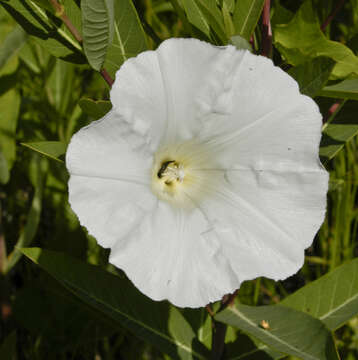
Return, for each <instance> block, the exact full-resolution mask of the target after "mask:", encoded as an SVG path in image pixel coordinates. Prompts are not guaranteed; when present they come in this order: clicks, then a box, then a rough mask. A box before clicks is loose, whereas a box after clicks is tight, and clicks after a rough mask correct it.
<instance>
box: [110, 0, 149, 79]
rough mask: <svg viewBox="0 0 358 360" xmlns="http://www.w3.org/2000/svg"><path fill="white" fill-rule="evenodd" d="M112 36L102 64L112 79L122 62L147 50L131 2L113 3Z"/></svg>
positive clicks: (144, 36)
mask: <svg viewBox="0 0 358 360" xmlns="http://www.w3.org/2000/svg"><path fill="white" fill-rule="evenodd" d="M113 27H114V34H113V41H112V43H111V44H110V46H109V48H108V52H107V56H106V61H105V63H104V67H105V69H106V70H107V71H108V72H109V73H110V75H111V76H112V77H114V75H115V73H116V71H117V70H118V69H119V68H120V66H121V65H122V64H123V62H124V61H125V60H127V59H129V58H130V57H132V56H136V55H137V54H139V53H140V52H142V51H144V50H147V47H148V45H147V40H146V35H145V33H144V30H143V28H142V25H141V22H140V20H139V17H138V14H137V11H136V9H135V7H134V6H133V4H132V1H131V0H116V1H115V2H114V24H113Z"/></svg>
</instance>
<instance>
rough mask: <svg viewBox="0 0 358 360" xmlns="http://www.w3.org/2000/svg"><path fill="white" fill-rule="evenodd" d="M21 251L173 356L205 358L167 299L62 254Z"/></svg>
mask: <svg viewBox="0 0 358 360" xmlns="http://www.w3.org/2000/svg"><path fill="white" fill-rule="evenodd" d="M22 252H23V253H24V255H26V256H27V257H28V258H30V259H31V260H32V261H33V262H35V263H36V264H38V265H39V266H40V267H41V268H43V269H44V270H46V271H47V272H48V273H49V274H50V275H52V276H53V277H54V278H55V279H57V280H58V281H59V282H60V283H61V284H62V285H64V286H65V287H66V288H67V289H69V290H70V291H71V292H73V293H74V294H75V295H76V296H77V297H79V298H80V299H81V300H82V301H84V302H85V303H87V304H88V305H90V306H92V307H94V308H95V309H97V310H98V311H100V312H101V313H102V314H104V315H106V316H108V317H110V318H111V319H113V320H114V321H116V322H118V323H119V324H120V325H121V326H123V327H125V328H127V329H128V330H130V331H131V332H133V333H134V334H135V335H137V336H138V337H140V338H141V339H143V340H145V341H148V342H150V343H151V344H153V346H156V347H157V348H158V349H160V350H161V351H163V352H165V353H167V354H169V355H170V356H171V357H172V358H173V359H193V358H195V359H207V352H206V351H205V348H204V347H203V346H202V344H200V343H198V342H197V341H195V333H194V332H193V330H192V329H191V327H190V325H189V324H188V323H187V321H186V320H185V318H184V317H183V315H182V314H181V312H180V311H179V310H178V309H176V308H175V307H173V306H170V305H169V304H168V303H167V302H155V301H152V300H150V299H149V298H147V297H146V296H144V295H143V294H141V293H140V292H139V291H138V290H137V289H136V288H135V287H134V286H133V285H132V284H131V283H130V282H129V281H128V280H126V279H124V278H120V277H117V276H114V275H112V274H110V273H108V272H106V271H104V270H102V269H100V268H99V267H96V266H93V265H89V264H86V263H82V262H79V261H77V260H75V259H72V258H70V257H68V256H66V255H64V254H61V253H57V252H53V251H47V250H42V249H39V248H27V249H22ZM94 280H95V281H94Z"/></svg>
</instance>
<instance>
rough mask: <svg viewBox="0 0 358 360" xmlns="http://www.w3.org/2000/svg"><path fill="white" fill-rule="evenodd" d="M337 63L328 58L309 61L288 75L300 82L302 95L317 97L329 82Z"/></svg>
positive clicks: (292, 69)
mask: <svg viewBox="0 0 358 360" xmlns="http://www.w3.org/2000/svg"><path fill="white" fill-rule="evenodd" d="M334 65H335V62H334V61H333V60H332V59H330V58H326V57H318V58H315V59H313V60H309V61H307V62H305V63H303V64H302V65H299V66H297V67H294V68H291V69H290V70H289V71H288V73H289V74H290V75H291V76H292V77H293V78H294V79H295V80H296V81H297V82H298V84H299V86H300V91H301V93H302V94H305V95H308V96H310V97H315V96H316V95H317V94H318V92H319V91H320V90H321V89H322V88H323V86H324V85H325V84H326V82H327V81H328V78H329V76H330V74H331V72H332V70H333V67H334Z"/></svg>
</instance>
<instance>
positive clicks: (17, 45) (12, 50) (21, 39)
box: [0, 26, 26, 69]
mask: <svg viewBox="0 0 358 360" xmlns="http://www.w3.org/2000/svg"><path fill="white" fill-rule="evenodd" d="M25 41H26V33H25V32H24V30H23V29H22V28H21V27H20V26H16V27H15V29H14V30H13V31H12V32H11V33H10V34H9V35H8V36H7V37H6V39H5V41H4V42H3V44H2V45H1V47H0V69H1V68H2V67H3V66H4V65H5V64H6V63H7V61H8V60H9V59H10V58H11V57H12V56H14V55H16V54H17V53H18V51H19V50H20V49H21V48H22V46H23V45H24V43H25Z"/></svg>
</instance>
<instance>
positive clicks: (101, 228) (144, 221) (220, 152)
mask: <svg viewBox="0 0 358 360" xmlns="http://www.w3.org/2000/svg"><path fill="white" fill-rule="evenodd" d="M110 96H111V102H112V104H113V108H112V110H111V111H110V112H109V113H108V114H107V115H106V116H105V117H104V118H102V119H101V120H98V121H94V122H92V123H91V124H90V125H89V126H86V127H84V128H82V129H81V130H80V131H78V132H77V133H76V134H75V135H74V136H73V137H72V139H71V142H70V144H69V147H68V150H67V155H66V164H67V168H68V171H69V173H70V181H69V201H70V203H71V206H72V209H73V210H74V212H75V213H76V214H77V216H78V218H79V220H80V223H81V224H82V225H83V226H85V227H86V228H87V230H88V232H89V233H90V234H91V235H93V236H94V237H95V238H96V239H97V241H98V243H99V244H100V245H101V246H103V247H106V248H110V249H111V253H110V258H109V261H110V262H111V263H112V264H114V265H115V266H117V267H118V268H121V269H123V270H124V271H125V272H126V274H127V276H128V277H129V278H130V279H131V281H132V282H133V283H134V284H135V285H136V286H137V287H138V288H139V289H140V290H141V291H142V292H143V293H145V294H146V295H147V296H149V297H151V298H152V299H154V300H162V299H168V300H169V301H170V302H172V303H173V304H175V305H177V306H181V307H200V306H204V305H206V304H207V303H209V302H213V301H216V300H219V299H220V298H221V297H222V296H223V295H224V294H227V293H231V292H233V291H234V290H236V289H238V288H239V287H240V284H241V283H242V282H243V281H244V280H249V279H254V278H256V277H259V276H266V277H268V278H272V279H275V280H279V279H285V278H286V277H288V276H290V275H292V274H294V273H295V272H297V271H298V269H299V268H300V267H301V266H302V264H303V261H304V249H305V248H307V247H308V246H310V245H311V243H312V241H313V238H314V236H315V234H316V232H317V230H318V229H319V227H320V225H321V223H322V221H323V219H324V215H325V208H326V192H327V187H328V173H327V172H326V171H325V170H324V168H323V167H322V165H321V163H320V161H319V157H318V149H319V142H320V138H321V125H322V118H321V114H320V112H319V109H318V107H317V105H316V104H315V103H314V101H313V100H312V99H311V98H309V97H307V96H304V95H301V94H300V92H299V88H298V85H297V83H296V81H295V80H293V79H292V78H291V77H290V76H289V75H287V74H286V73H285V72H284V71H282V70H281V69H280V68H278V67H275V66H274V65H273V64H272V61H271V60H269V59H267V58H264V57H262V56H256V55H253V54H251V53H250V52H248V51H244V50H237V49H236V48H234V47H232V46H227V47H216V46H213V45H211V44H208V43H205V42H202V41H199V40H196V39H170V40H166V41H164V42H163V43H162V44H161V45H160V46H159V48H158V49H157V50H156V51H146V52H143V53H142V54H140V55H138V56H137V57H135V58H132V59H129V60H127V61H126V62H125V63H124V64H123V65H122V67H121V68H120V69H119V71H118V72H117V74H116V80H115V82H114V84H113V87H112V90H111V93H110Z"/></svg>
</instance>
